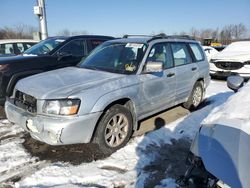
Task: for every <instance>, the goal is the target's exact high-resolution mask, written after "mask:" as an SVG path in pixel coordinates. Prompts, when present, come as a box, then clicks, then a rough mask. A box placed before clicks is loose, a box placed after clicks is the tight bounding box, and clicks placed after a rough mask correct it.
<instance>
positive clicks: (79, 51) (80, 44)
mask: <svg viewBox="0 0 250 188" xmlns="http://www.w3.org/2000/svg"><path fill="white" fill-rule="evenodd" d="M85 46H86V41H85V40H73V41H70V42H69V43H67V44H66V45H65V46H63V47H62V48H61V49H60V50H59V53H63V54H70V55H73V56H84V55H85V48H86V47H85Z"/></svg>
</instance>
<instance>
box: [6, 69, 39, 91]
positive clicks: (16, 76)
mask: <svg viewBox="0 0 250 188" xmlns="http://www.w3.org/2000/svg"><path fill="white" fill-rule="evenodd" d="M42 72H43V71H42V70H30V71H25V72H19V73H16V74H14V75H13V76H12V77H11V79H10V81H9V83H8V86H7V88H6V95H7V96H10V95H12V92H13V89H14V87H15V85H16V83H17V81H19V80H20V79H22V78H25V77H28V76H31V75H34V74H38V73H42Z"/></svg>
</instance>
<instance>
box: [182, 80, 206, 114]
mask: <svg viewBox="0 0 250 188" xmlns="http://www.w3.org/2000/svg"><path fill="white" fill-rule="evenodd" d="M203 94H204V87H203V82H196V83H195V85H194V87H193V90H192V92H191V94H190V96H189V98H188V100H187V102H185V103H183V106H184V108H187V109H189V110H192V109H195V108H197V107H198V106H199V105H200V103H201V102H202V100H203Z"/></svg>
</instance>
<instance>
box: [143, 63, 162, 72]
mask: <svg viewBox="0 0 250 188" xmlns="http://www.w3.org/2000/svg"><path fill="white" fill-rule="evenodd" d="M162 71H163V62H162V61H148V62H147V64H146V68H145V72H146V73H152V72H162Z"/></svg>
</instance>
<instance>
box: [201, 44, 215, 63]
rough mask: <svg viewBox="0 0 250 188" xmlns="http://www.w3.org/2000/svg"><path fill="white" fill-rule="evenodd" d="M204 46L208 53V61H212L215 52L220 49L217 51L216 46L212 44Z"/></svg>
mask: <svg viewBox="0 0 250 188" xmlns="http://www.w3.org/2000/svg"><path fill="white" fill-rule="evenodd" d="M202 47H203V50H204V51H205V54H206V56H207V60H208V62H209V61H210V59H211V58H212V57H213V56H214V55H215V54H217V53H218V51H217V50H216V49H215V48H213V47H211V46H202Z"/></svg>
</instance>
